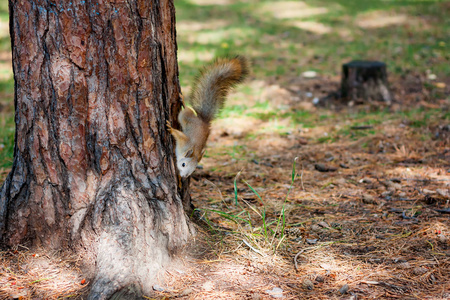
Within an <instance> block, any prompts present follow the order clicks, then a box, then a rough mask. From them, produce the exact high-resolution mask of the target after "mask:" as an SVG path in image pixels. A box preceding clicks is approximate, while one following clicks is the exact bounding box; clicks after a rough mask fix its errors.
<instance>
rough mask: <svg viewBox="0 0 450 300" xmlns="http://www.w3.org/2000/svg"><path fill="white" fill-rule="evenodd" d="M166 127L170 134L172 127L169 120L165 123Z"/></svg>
mask: <svg viewBox="0 0 450 300" xmlns="http://www.w3.org/2000/svg"><path fill="white" fill-rule="evenodd" d="M166 127H167V130H168V131H169V132H170V133H172V130H173V128H172V125H171V124H170V121H169V120H167V121H166Z"/></svg>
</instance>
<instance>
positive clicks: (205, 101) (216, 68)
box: [189, 56, 249, 122]
mask: <svg viewBox="0 0 450 300" xmlns="http://www.w3.org/2000/svg"><path fill="white" fill-rule="evenodd" d="M248 73H249V64H248V61H247V59H246V58H245V57H242V56H235V57H233V58H219V59H217V60H216V61H215V62H214V63H213V64H212V65H209V66H207V67H205V68H204V69H203V70H202V71H201V72H200V75H199V76H198V77H197V78H196V80H195V82H194V84H193V87H192V93H191V97H190V99H189V104H190V105H191V106H192V108H194V110H195V111H196V112H197V115H198V116H199V118H200V119H202V120H203V121H206V122H211V120H212V119H213V118H214V117H215V115H216V114H217V113H218V112H219V110H220V109H221V108H222V107H223V105H224V102H225V97H226V96H227V93H228V91H229V90H230V89H231V88H232V87H233V86H235V85H236V84H238V83H240V82H242V81H243V80H244V79H245V77H246V76H247V75H248Z"/></svg>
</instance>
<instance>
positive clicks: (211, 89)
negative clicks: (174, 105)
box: [167, 56, 249, 177]
mask: <svg viewBox="0 0 450 300" xmlns="http://www.w3.org/2000/svg"><path fill="white" fill-rule="evenodd" d="M248 73H249V64H248V61H247V59H246V58H244V57H242V56H235V57H233V58H219V59H217V60H216V61H215V62H214V63H212V64H211V65H209V66H206V67H204V68H203V70H202V71H201V72H200V74H199V75H198V76H197V78H196V80H195V81H194V84H193V87H192V91H191V96H190V99H189V101H188V104H189V106H185V103H184V101H183V107H184V109H183V110H182V111H180V113H179V115H178V121H179V122H180V124H181V128H182V131H180V130H176V129H174V128H172V126H171V124H170V122H169V121H167V129H168V131H169V132H170V133H171V134H172V136H173V137H174V138H175V140H176V148H175V155H176V158H177V168H178V170H179V173H180V176H181V177H188V176H189V175H191V174H192V173H193V172H194V171H195V168H196V167H197V164H198V163H199V161H200V160H201V159H202V157H203V154H204V153H205V150H206V149H205V145H206V141H207V139H208V137H209V134H210V132H211V121H212V120H213V119H214V118H215V117H216V115H217V113H218V112H219V110H220V109H221V108H222V107H223V106H224V104H225V97H226V96H227V94H228V92H229V91H230V89H231V88H232V87H234V86H235V85H236V84H238V83H240V82H242V81H243V80H244V79H245V77H246V76H247V75H248ZM180 97H181V99H182V100H183V97H182V96H181V95H180Z"/></svg>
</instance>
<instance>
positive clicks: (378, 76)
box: [341, 60, 392, 103]
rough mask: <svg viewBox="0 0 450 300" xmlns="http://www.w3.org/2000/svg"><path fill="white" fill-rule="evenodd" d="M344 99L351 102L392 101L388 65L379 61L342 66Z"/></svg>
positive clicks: (356, 62)
mask: <svg viewBox="0 0 450 300" xmlns="http://www.w3.org/2000/svg"><path fill="white" fill-rule="evenodd" d="M341 91H342V97H343V98H344V99H347V100H349V101H366V100H375V101H384V102H386V103H390V102H391V101H392V97H391V93H390V92H389V85H388V81H387V72H386V64H384V63H382V62H378V61H359V60H355V61H351V62H349V63H347V64H344V65H343V66H342V87H341Z"/></svg>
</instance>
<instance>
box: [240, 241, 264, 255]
mask: <svg viewBox="0 0 450 300" xmlns="http://www.w3.org/2000/svg"><path fill="white" fill-rule="evenodd" d="M242 241H243V242H244V244H246V245H247V246H248V247H249V248H250V249H251V250H253V251H255V252H256V253H258V254H259V255H261V256H264V254H262V253H261V251H259V250H258V249H255V248H253V247H252V245H250V244H249V243H248V242H247V241H246V240H242Z"/></svg>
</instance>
